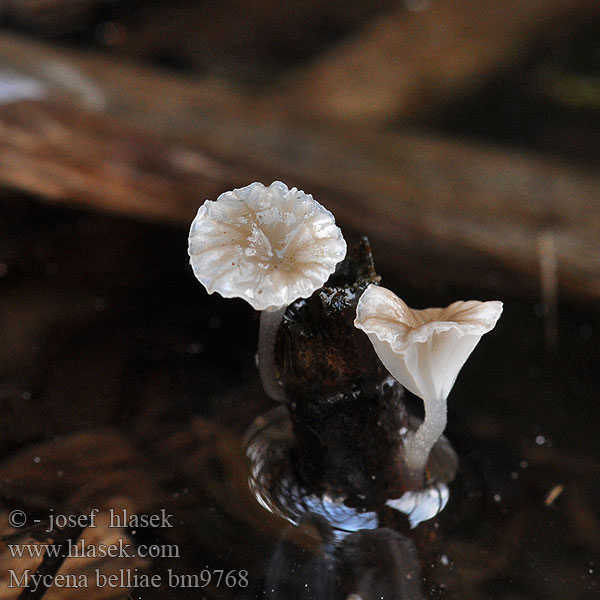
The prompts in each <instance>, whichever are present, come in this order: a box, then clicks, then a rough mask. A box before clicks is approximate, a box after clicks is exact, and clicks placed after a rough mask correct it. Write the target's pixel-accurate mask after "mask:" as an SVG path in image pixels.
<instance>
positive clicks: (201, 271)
mask: <svg viewBox="0 0 600 600" xmlns="http://www.w3.org/2000/svg"><path fill="white" fill-rule="evenodd" d="M188 253H189V255H190V264H191V265H192V268H193V270H194V274H195V275H196V277H197V278H198V280H199V281H200V282H201V283H202V284H203V285H204V287H205V288H206V290H207V291H208V293H209V294H212V293H213V292H218V293H219V294H221V295H222V296H224V297H225V298H243V299H244V300H246V301H247V302H248V303H249V304H250V305H252V307H253V308H254V309H256V310H265V309H268V310H275V309H277V308H280V307H284V306H287V305H289V304H291V303H292V302H294V301H295V300H297V299H298V298H307V297H308V296H310V295H311V294H312V293H313V292H314V291H315V290H316V289H318V288H320V287H322V286H323V284H324V283H325V282H326V281H327V279H328V278H329V276H330V275H331V274H332V273H333V272H334V271H335V267H336V265H337V263H339V262H340V261H341V260H343V258H344V257H345V255H346V242H345V241H344V238H343V237H342V232H341V231H340V229H339V227H337V226H336V224H335V219H334V217H333V215H332V214H331V213H330V212H329V211H328V210H326V209H325V208H323V206H321V205H320V204H319V203H318V202H317V201H316V200H314V199H313V197H312V196H311V195H310V194H305V193H304V192H302V191H300V190H297V189H296V188H292V189H288V188H287V186H286V185H285V184H284V183H282V182H281V181H275V182H273V183H272V184H271V185H270V186H268V187H267V186H264V185H263V184H262V183H252V184H250V185H248V186H246V187H243V188H240V189H236V190H233V191H231V192H225V193H224V194H221V195H220V196H219V197H218V198H217V200H216V201H212V200H207V201H206V202H205V203H204V204H203V205H202V206H201V207H200V209H199V210H198V214H197V216H196V218H195V219H194V221H193V222H192V226H191V229H190V237H189V248H188Z"/></svg>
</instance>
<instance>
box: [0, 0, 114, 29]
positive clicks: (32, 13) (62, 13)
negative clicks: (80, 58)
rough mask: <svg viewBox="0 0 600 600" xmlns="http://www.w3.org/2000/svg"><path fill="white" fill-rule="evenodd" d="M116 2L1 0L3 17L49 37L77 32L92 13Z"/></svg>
mask: <svg viewBox="0 0 600 600" xmlns="http://www.w3.org/2000/svg"><path fill="white" fill-rule="evenodd" d="M114 2H115V0H2V2H0V16H2V17H4V18H5V19H8V20H9V21H11V22H13V23H16V24H18V25H20V26H22V27H27V28H30V29H36V30H39V31H42V32H44V33H45V34H49V35H57V34H64V33H71V32H74V31H78V30H79V29H81V28H83V27H85V26H86V25H87V23H88V21H89V20H90V19H91V17H92V14H93V11H94V10H95V9H96V8H98V7H99V6H102V5H103V4H110V3H114Z"/></svg>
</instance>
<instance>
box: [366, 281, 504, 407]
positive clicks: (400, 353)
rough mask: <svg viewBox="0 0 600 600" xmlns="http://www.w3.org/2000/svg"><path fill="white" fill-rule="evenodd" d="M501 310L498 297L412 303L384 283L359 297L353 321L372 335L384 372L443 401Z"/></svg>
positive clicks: (413, 389)
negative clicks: (437, 304) (438, 303)
mask: <svg viewBox="0 0 600 600" xmlns="http://www.w3.org/2000/svg"><path fill="white" fill-rule="evenodd" d="M501 313H502V302H498V301H490V302H479V301H477V300H469V301H466V302H463V301H458V302H453V303H452V304H450V305H449V306H447V307H446V308H426V309H423V310H417V309H413V308H410V307H408V306H407V305H406V303H405V302H403V301H402V300H401V299H400V298H398V296H396V295H395V294H394V293H393V292H391V291H390V290H387V289H385V288H383V287H380V286H376V285H370V286H369V287H368V288H367V289H366V290H365V292H364V294H363V295H362V296H361V297H360V300H359V302H358V306H357V309H356V320H355V321H354V324H355V325H356V327H358V328H359V329H362V330H363V331H364V332H365V333H366V334H367V335H368V336H369V339H370V340H371V343H372V344H373V347H374V348H375V351H376V352H377V355H378V356H379V358H380V360H381V362H382V363H383V364H384V365H385V367H386V368H387V369H388V371H389V372H390V373H391V374H392V375H393V376H394V377H395V378H396V379H397V380H398V381H399V382H400V383H401V384H402V385H403V386H404V387H405V388H407V389H408V390H410V391H411V392H412V393H413V394H416V395H417V396H419V397H420V398H422V399H423V400H425V401H427V400H445V399H446V398H447V396H448V394H449V393H450V390H451V389H452V386H453V385H454V382H455V380H456V377H457V375H458V373H459V371H460V370H461V368H462V367H463V365H464V364H465V362H466V360H467V358H469V356H470V354H471V352H473V350H474V348H475V346H476V345H477V344H478V343H479V340H480V339H481V336H482V335H483V334H484V333H487V332H488V331H490V330H492V329H493V328H494V326H495V325H496V322H497V321H498V319H499V318H500V315H501Z"/></svg>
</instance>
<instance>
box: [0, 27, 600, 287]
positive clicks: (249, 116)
mask: <svg viewBox="0 0 600 600" xmlns="http://www.w3.org/2000/svg"><path fill="white" fill-rule="evenodd" d="M0 56H2V57H3V59H2V61H3V63H4V67H5V68H8V69H10V70H11V71H13V72H18V73H19V74H21V75H20V76H22V77H30V78H32V80H33V81H36V82H37V83H38V84H39V85H42V86H43V89H44V91H43V97H42V96H40V97H39V98H38V99H37V100H35V99H34V100H32V99H30V100H29V101H26V102H17V103H12V104H5V105H4V106H0V182H1V183H2V184H3V185H4V186H6V187H9V188H16V189H20V190H24V191H27V192H29V193H33V194H37V195H39V196H40V197H41V198H42V199H47V200H52V201H61V202H69V203H79V204H86V205H89V206H93V207H95V208H100V209H103V210H111V211H116V212H122V213H127V214H133V215H138V216H144V217H150V218H154V219H160V220H168V221H176V222H181V223H182V224H186V225H187V224H188V223H189V222H190V221H191V219H192V217H193V215H194V213H195V210H196V209H197V206H198V205H199V204H200V203H201V202H202V201H203V200H204V199H205V198H215V197H216V196H217V195H218V193H220V192H221V191H223V190H224V189H230V188H231V187H232V186H239V185H242V184H246V183H248V182H250V181H254V180H263V181H271V180H273V179H283V180H285V181H286V182H287V183H289V184H290V185H296V186H298V187H302V188H304V189H306V190H309V191H310V192H312V193H314V194H315V196H316V197H317V198H318V199H319V200H320V201H322V202H323V203H324V204H325V205H326V206H327V207H328V208H330V209H331V210H332V211H333V212H334V213H335V214H336V216H337V218H338V220H339V221H340V223H341V224H342V226H343V227H344V229H345V232H346V233H347V234H350V235H354V234H356V235H358V234H359V233H366V234H367V235H369V236H370V237H371V241H372V244H373V247H374V251H375V254H376V256H377V258H378V266H379V271H380V272H382V273H384V274H388V275H390V274H392V273H393V274H395V275H401V276H402V277H403V278H405V279H409V280H412V282H413V283H415V284H417V285H419V284H421V285H425V286H428V287H431V286H432V285H434V282H435V283H436V284H437V283H438V282H440V283H446V284H448V283H449V284H454V283H459V284H467V285H470V286H477V287H480V288H484V289H501V288H502V287H503V286H507V285H508V288H509V289H515V287H516V286H520V287H521V288H522V290H523V291H528V292H530V293H534V294H536V293H537V292H538V289H539V284H538V281H539V265H538V257H537V240H538V235H539V233H540V231H547V232H550V233H551V234H552V236H553V239H554V241H555V250H556V261H557V277H558V281H559V285H560V287H561V289H564V290H565V291H569V292H570V293H572V294H576V295H587V296H593V297H599V296H600V202H599V200H600V191H599V190H600V177H598V175H597V174H595V173H591V172H586V171H584V170H581V169H578V168H575V167H572V166H569V165H566V164H563V163H561V162H560V161H556V160H552V159H548V158H542V157H536V156H532V155H529V154H526V153H520V152H516V151H510V152H509V151H506V150H500V149H494V148H491V147H489V146H484V145H476V144H470V143H466V142H464V141H460V140H453V139H438V138H434V137H431V136H426V135H424V134H419V133H401V134H391V133H378V132H373V130H372V129H371V128H367V129H360V128H358V127H353V128H338V127H334V126H331V125H329V126H328V125H322V126H320V127H317V126H316V125H315V124H314V123H312V122H299V121H293V120H292V119H291V118H290V117H289V115H288V113H287V112H285V111H282V109H281V106H280V105H279V104H278V103H277V101H269V99H264V98H263V99H257V98H251V97H246V96H243V95H240V94H236V93H233V92H231V91H228V90H223V89H222V88H219V87H218V86H214V85H212V84H210V83H207V82H202V81H199V80H196V79H189V78H184V77H177V76H174V75H171V74H165V73H164V72H162V71H159V70H154V69H150V68H145V67H139V66H134V65H131V64H130V65H128V64H125V63H117V64H115V62H114V61H112V60H111V59H108V58H102V57H99V56H96V55H91V54H84V53H75V52H67V51H56V50H52V49H51V48H47V47H45V46H40V45H36V44H32V43H29V42H23V41H21V40H18V39H15V38H11V37H8V36H0ZM57 65H58V67H59V68H57ZM0 66H1V65H0ZM57 73H60V74H61V77H57V75H56V74H57ZM73 82H75V83H73ZM90 98H91V101H90ZM503 278H504V279H503Z"/></svg>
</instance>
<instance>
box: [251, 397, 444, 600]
mask: <svg viewBox="0 0 600 600" xmlns="http://www.w3.org/2000/svg"><path fill="white" fill-rule="evenodd" d="M246 443H247V456H248V458H249V461H250V479H249V482H250V487H251V489H252V491H253V493H254V495H255V497H256V499H257V501H258V502H259V503H260V504H261V505H262V506H263V507H264V508H266V509H267V510H269V511H270V512H272V513H274V514H277V515H280V516H282V517H283V518H285V519H287V520H288V521H289V522H290V526H289V527H288V528H287V530H286V531H285V533H284V534H283V535H282V537H281V539H280V541H279V543H278V544H277V546H276V548H275V551H274V552H273V555H272V557H271V559H270V562H269V566H268V569H267V573H266V577H265V588H264V593H265V596H266V597H267V598H273V599H275V598H277V599H281V598H298V599H304V598H306V599H308V598H312V599H325V598H327V599H330V598H331V599H337V598H343V599H348V598H354V599H356V600H357V599H358V598H360V599H362V600H366V599H370V598H373V599H375V598H377V599H380V598H386V599H387V598H401V599H404V598H406V599H420V598H422V597H423V594H422V589H421V582H422V576H421V568H420V565H419V557H418V552H417V545H416V544H415V541H414V540H413V539H411V535H412V534H410V532H411V531H413V530H414V529H415V528H416V527H417V526H418V525H419V524H420V523H423V522H425V521H427V520H430V519H432V518H433V517H435V516H436V515H437V514H439V512H440V511H442V510H443V509H444V508H445V506H446V504H447V502H448V499H449V490H448V486H447V482H446V481H435V482H432V483H430V484H429V485H427V486H425V487H423V488H422V489H412V490H408V491H405V492H404V493H403V494H402V495H401V496H400V497H398V498H389V499H387V501H385V502H382V503H379V504H373V503H370V502H369V501H368V500H367V499H366V498H365V497H363V498H361V497H360V496H358V497H355V496H349V495H345V494H343V493H341V492H340V491H339V490H337V492H335V491H334V490H333V489H332V488H329V489H327V487H325V488H324V489H317V490H315V489H310V484H309V483H307V482H303V481H301V480H300V479H299V477H298V475H297V471H296V469H295V467H294V461H295V453H296V452H297V448H296V446H295V442H294V435H293V427H292V424H291V421H290V418H289V416H288V412H287V410H286V408H285V407H283V406H280V407H277V408H275V409H273V410H271V411H270V412H268V413H266V414H265V415H263V416H261V417H259V418H258V419H257V420H256V421H255V422H254V424H253V425H252V427H251V428H250V429H249V431H248V433H247V435H246ZM444 451H445V452H452V451H451V449H450V447H449V445H448V444H447V443H445V442H442V444H441V450H439V449H438V451H437V454H436V457H434V458H436V460H437V461H440V454H441V453H443V452H444ZM448 456H449V457H450V459H451V462H453V461H454V460H455V455H454V454H453V452H452V453H451V454H448ZM453 464H454V463H453ZM449 472H450V471H449ZM451 472H452V474H453V473H454V471H453V470H452V471H451ZM300 540H301V541H300Z"/></svg>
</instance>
